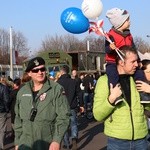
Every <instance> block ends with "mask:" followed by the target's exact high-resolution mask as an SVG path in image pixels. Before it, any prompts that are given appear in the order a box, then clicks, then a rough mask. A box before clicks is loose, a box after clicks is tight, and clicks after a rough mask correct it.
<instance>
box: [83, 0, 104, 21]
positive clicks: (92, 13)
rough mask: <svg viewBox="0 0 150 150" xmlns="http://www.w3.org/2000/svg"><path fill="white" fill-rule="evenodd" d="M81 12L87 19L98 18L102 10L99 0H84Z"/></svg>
mask: <svg viewBox="0 0 150 150" xmlns="http://www.w3.org/2000/svg"><path fill="white" fill-rule="evenodd" d="M81 7H82V12H83V14H84V15H85V16H86V17H87V18H88V19H96V18H98V17H99V16H100V15H101V13H102V9H103V4H102V2H101V0H84V1H83V2H82V6H81Z"/></svg>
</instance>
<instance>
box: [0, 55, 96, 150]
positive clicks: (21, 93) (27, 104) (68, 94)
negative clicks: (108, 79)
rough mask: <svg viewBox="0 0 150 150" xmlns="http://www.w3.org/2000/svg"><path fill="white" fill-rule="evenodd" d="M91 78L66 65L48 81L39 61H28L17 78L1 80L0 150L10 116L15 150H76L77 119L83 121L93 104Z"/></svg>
mask: <svg viewBox="0 0 150 150" xmlns="http://www.w3.org/2000/svg"><path fill="white" fill-rule="evenodd" d="M94 77H95V76H94V74H93V75H92V74H87V73H78V72H77V70H70V68H69V67H68V66H67V65H63V66H62V67H61V69H60V71H59V72H57V73H55V75H54V74H53V77H52V73H50V74H49V73H48V71H47V70H46V67H45V61H44V60H43V58H41V57H35V58H33V59H32V60H30V61H29V63H28V66H27V68H26V70H25V72H24V74H23V75H22V77H21V78H18V77H17V78H15V79H14V80H12V79H11V78H10V77H7V78H6V77H1V84H0V85H1V86H2V88H4V89H3V90H1V91H3V92H2V93H1V98H2V101H3V102H1V105H2V104H4V106H3V107H0V111H2V116H1V118H2V119H1V122H0V125H1V132H0V135H1V136H0V137H1V140H0V145H1V149H4V140H5V139H4V138H5V136H4V135H5V134H6V126H7V124H6V120H7V114H8V113H10V114H11V124H12V132H11V134H10V136H11V138H12V139H13V140H14V144H15V150H19V149H26V150H28V149H34V150H38V149H39V150H41V149H43V148H44V149H45V150H46V149H50V150H53V149H54V150H59V149H60V147H61V143H62V144H63V148H64V149H73V150H77V140H78V115H79V114H82V115H83V117H84V116H85V115H86V109H87V103H89V102H92V101H93V92H94V86H95V83H96V80H95V78H94ZM1 109H3V110H1Z"/></svg>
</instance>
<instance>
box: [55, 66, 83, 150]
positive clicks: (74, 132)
mask: <svg viewBox="0 0 150 150" xmlns="http://www.w3.org/2000/svg"><path fill="white" fill-rule="evenodd" d="M60 72H61V76H60V78H59V79H58V81H57V82H58V83H59V84H60V85H62V86H63V87H64V90H65V95H66V97H67V99H68V102H69V105H70V109H71V120H70V129H71V139H72V150H77V138H78V127H77V111H78V99H79V105H80V106H81V107H80V109H81V111H84V109H83V101H82V98H81V96H80V87H79V84H78V83H77V81H76V80H75V79H72V78H71V76H70V75H69V67H68V66H67V65H64V66H62V68H61V70H60ZM64 148H70V139H69V132H68V131H67V132H66V134H65V136H64Z"/></svg>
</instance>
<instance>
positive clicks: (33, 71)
mask: <svg viewBox="0 0 150 150" xmlns="http://www.w3.org/2000/svg"><path fill="white" fill-rule="evenodd" d="M39 71H41V72H44V71H46V68H45V67H42V68H37V69H32V70H31V72H32V73H38V72H39Z"/></svg>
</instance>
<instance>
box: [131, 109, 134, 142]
mask: <svg viewBox="0 0 150 150" xmlns="http://www.w3.org/2000/svg"><path fill="white" fill-rule="evenodd" d="M130 116H131V124H132V140H134V125H133V116H132V109H131V107H130Z"/></svg>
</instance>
